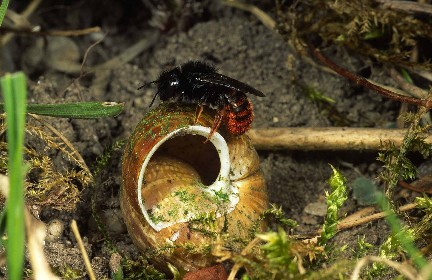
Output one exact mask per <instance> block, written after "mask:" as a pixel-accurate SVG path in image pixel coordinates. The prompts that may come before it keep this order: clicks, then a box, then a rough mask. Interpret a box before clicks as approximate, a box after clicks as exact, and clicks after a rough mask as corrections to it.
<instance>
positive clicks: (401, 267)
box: [351, 256, 426, 280]
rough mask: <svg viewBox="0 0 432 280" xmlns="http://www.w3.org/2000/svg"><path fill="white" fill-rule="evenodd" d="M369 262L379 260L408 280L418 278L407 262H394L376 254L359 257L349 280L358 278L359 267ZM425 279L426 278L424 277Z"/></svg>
mask: <svg viewBox="0 0 432 280" xmlns="http://www.w3.org/2000/svg"><path fill="white" fill-rule="evenodd" d="M370 262H380V263H384V264H386V265H388V266H390V267H392V268H394V269H396V270H397V271H398V272H399V273H400V274H402V275H403V276H405V277H407V278H408V279H410V280H415V279H418V280H420V279H419V278H417V277H418V273H417V272H416V271H415V269H414V268H413V267H412V266H410V265H407V264H402V263H399V262H395V261H392V260H389V259H386V258H381V257H377V256H366V257H363V258H361V259H360V260H359V261H358V262H357V264H356V266H355V268H354V271H353V273H352V275H351V280H357V279H359V278H360V271H361V269H362V268H363V267H364V266H366V265H367V264H368V263H370ZM424 280H426V279H424Z"/></svg>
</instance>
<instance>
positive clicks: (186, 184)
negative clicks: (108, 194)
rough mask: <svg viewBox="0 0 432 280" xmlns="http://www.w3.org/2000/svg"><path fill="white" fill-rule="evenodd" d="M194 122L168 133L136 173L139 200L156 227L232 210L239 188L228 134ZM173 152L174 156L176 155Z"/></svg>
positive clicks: (160, 228)
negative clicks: (234, 181) (232, 174)
mask: <svg viewBox="0 0 432 280" xmlns="http://www.w3.org/2000/svg"><path fill="white" fill-rule="evenodd" d="M209 133H210V128H208V127H204V126H200V125H193V126H186V127H182V128H179V129H176V130H174V131H172V132H170V133H169V134H167V135H166V136H165V137H164V138H163V139H161V141H159V142H158V143H157V144H156V145H155V146H154V147H153V148H152V149H151V150H150V152H149V154H148V156H147V157H146V158H145V160H144V162H143V163H142V166H141V170H140V175H139V179H138V186H137V188H138V189H137V194H138V203H139V205H140V208H141V211H142V213H143V216H144V218H145V219H146V221H147V222H148V223H149V225H150V226H151V227H152V228H153V229H155V230H156V231H160V230H162V229H164V228H167V227H169V226H171V225H174V224H177V223H183V222H189V221H192V220H196V219H202V218H205V217H209V216H213V217H216V218H217V217H220V216H223V215H226V214H228V213H230V212H231V211H233V210H234V209H235V207H236V205H237V203H238V202H239V194H238V189H237V187H236V186H235V185H233V184H231V181H230V168H231V167H230V156H229V149H228V145H227V143H226V141H225V139H224V138H223V137H222V136H221V135H220V134H219V133H217V132H216V133H214V134H213V136H212V137H211V138H210V139H209V141H208V142H207V143H203V142H204V140H205V139H206V138H207V137H208V135H209ZM173 154H175V155H176V156H175V157H174V156H172V155H173Z"/></svg>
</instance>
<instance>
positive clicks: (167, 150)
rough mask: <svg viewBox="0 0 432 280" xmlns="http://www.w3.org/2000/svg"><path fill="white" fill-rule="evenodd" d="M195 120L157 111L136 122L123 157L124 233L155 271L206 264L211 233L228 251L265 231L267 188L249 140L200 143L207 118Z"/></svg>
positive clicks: (167, 107)
mask: <svg viewBox="0 0 432 280" xmlns="http://www.w3.org/2000/svg"><path fill="white" fill-rule="evenodd" d="M194 119H195V107H194V106H191V107H188V106H178V105H175V104H163V105H161V106H159V107H157V108H156V109H154V110H153V111H151V112H150V113H149V114H147V115H146V116H145V117H144V119H143V120H142V121H141V122H140V123H139V124H138V125H137V127H136V129H135V131H134V132H133V134H132V136H131V138H130V141H129V143H128V144H127V146H126V148H125V152H124V155H123V165H122V178H123V185H122V190H121V208H122V211H123V215H124V219H125V222H126V225H127V228H128V231H129V234H130V236H131V238H132V240H133V241H134V243H135V244H136V245H137V247H139V248H140V249H141V250H142V251H144V252H146V253H149V254H151V256H152V259H153V260H154V262H155V263H156V264H159V266H160V267H161V268H166V263H167V262H169V263H171V264H173V265H174V266H176V267H177V268H178V269H181V270H186V271H191V270H196V269H200V268H203V267H207V266H210V265H212V264H213V263H214V262H215V257H214V256H213V255H212V254H211V248H212V246H213V245H214V244H215V242H216V239H217V237H218V236H222V235H223V236H224V238H223V239H224V240H232V241H233V242H232V243H230V244H229V247H230V248H231V249H234V250H235V249H236V248H235V247H236V246H237V247H238V248H237V249H240V248H241V247H242V246H244V245H245V244H247V243H248V242H249V241H250V240H251V239H252V238H253V237H254V234H255V231H257V230H258V231H259V230H263V227H264V224H263V219H262V214H263V212H264V211H265V209H266V208H267V205H268V198H267V192H266V186H265V182H264V177H263V175H262V173H261V170H260V168H259V158H258V155H257V153H256V151H255V150H254V148H253V146H252V144H251V143H250V141H249V138H248V137H247V136H244V135H242V136H238V137H232V136H225V137H224V136H223V135H221V134H220V133H218V132H216V133H215V134H214V135H213V136H212V137H211V138H210V139H209V141H208V142H207V143H203V142H204V140H205V139H206V138H207V136H208V135H209V133H210V128H211V127H212V124H213V120H214V113H213V114H212V112H211V111H208V112H206V111H205V112H203V114H201V116H200V118H199V120H198V122H197V123H196V124H194ZM219 240H220V239H219ZM223 245H225V244H223Z"/></svg>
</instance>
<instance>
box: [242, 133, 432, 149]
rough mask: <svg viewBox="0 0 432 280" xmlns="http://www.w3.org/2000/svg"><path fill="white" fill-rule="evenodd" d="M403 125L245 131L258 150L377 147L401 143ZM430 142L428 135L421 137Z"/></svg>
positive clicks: (430, 138) (431, 138) (430, 137)
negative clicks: (387, 127) (385, 127)
mask: <svg viewBox="0 0 432 280" xmlns="http://www.w3.org/2000/svg"><path fill="white" fill-rule="evenodd" d="M405 134H406V129H381V128H353V127H281V128H256V129H251V130H250V131H249V132H248V135H249V137H250V138H251V140H252V143H253V145H254V146H255V148H256V149H258V150H303V151H307V150H381V149H382V144H383V142H387V141H391V142H393V143H394V144H395V145H396V146H397V147H399V146H400V145H401V144H402V141H403V139H404V136H405ZM425 142H426V143H432V136H429V137H427V138H426V139H425Z"/></svg>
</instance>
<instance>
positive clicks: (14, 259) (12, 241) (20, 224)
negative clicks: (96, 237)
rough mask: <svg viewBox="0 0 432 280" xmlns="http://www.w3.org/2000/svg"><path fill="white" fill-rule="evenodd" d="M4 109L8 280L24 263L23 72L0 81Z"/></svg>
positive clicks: (15, 276) (18, 276)
mask: <svg viewBox="0 0 432 280" xmlns="http://www.w3.org/2000/svg"><path fill="white" fill-rule="evenodd" d="M0 84H1V89H2V93H3V98H4V101H5V108H6V122H7V127H8V130H7V142H8V156H9V161H8V175H9V197H8V200H7V204H6V211H7V213H6V215H7V220H6V232H7V237H8V240H7V242H6V245H7V249H6V252H7V265H8V278H9V279H22V274H23V263H24V244H25V228H24V190H23V181H24V173H25V172H24V166H23V146H24V130H25V128H24V126H25V114H26V95H27V88H26V79H25V75H24V73H22V72H18V73H16V74H6V75H5V76H4V77H3V78H2V79H1V80H0Z"/></svg>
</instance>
